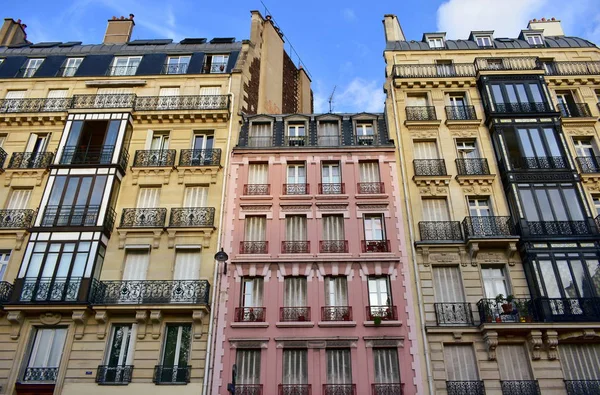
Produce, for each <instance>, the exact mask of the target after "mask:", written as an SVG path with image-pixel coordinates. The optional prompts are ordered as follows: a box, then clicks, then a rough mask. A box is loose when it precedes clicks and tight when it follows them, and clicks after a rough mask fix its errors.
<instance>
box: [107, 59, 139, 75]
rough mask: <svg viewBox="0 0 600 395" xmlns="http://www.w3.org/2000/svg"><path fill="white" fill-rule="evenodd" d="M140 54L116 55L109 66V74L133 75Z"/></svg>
mask: <svg viewBox="0 0 600 395" xmlns="http://www.w3.org/2000/svg"><path fill="white" fill-rule="evenodd" d="M141 60H142V57H141V56H118V57H115V58H114V60H113V63H112V66H111V68H110V75H112V76H122V75H135V73H136V71H137V68H138V66H139V65H140V61H141Z"/></svg>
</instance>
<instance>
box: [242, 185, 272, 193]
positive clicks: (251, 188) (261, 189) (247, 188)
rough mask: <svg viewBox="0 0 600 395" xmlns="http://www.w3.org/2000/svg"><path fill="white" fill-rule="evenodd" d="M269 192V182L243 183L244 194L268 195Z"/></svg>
mask: <svg viewBox="0 0 600 395" xmlns="http://www.w3.org/2000/svg"><path fill="white" fill-rule="evenodd" d="M270 193H271V184H244V195H246V196H256V195H269V194H270Z"/></svg>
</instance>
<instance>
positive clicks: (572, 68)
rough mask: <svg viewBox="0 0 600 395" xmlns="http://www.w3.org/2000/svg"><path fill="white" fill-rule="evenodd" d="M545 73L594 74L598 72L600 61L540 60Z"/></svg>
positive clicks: (599, 71)
mask: <svg viewBox="0 0 600 395" xmlns="http://www.w3.org/2000/svg"><path fill="white" fill-rule="evenodd" d="M540 64H541V66H542V68H543V69H544V70H545V71H546V75H594V74H596V75H597V74H600V62H598V61H596V62H594V61H591V62H586V61H583V62H581V61H580V62H561V61H559V62H540Z"/></svg>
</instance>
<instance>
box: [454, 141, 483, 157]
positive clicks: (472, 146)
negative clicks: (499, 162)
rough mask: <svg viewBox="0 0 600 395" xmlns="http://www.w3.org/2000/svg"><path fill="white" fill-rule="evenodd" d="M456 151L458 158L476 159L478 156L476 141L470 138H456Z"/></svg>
mask: <svg viewBox="0 0 600 395" xmlns="http://www.w3.org/2000/svg"><path fill="white" fill-rule="evenodd" d="M456 151H457V152H458V157H459V159H478V158H480V155H479V151H478V150H477V143H476V141H475V140H471V139H457V140H456Z"/></svg>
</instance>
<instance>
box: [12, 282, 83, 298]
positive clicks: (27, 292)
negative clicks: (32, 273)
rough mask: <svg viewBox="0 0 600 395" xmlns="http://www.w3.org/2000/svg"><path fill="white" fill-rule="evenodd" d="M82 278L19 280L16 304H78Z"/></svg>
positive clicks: (16, 288) (16, 286) (16, 290)
mask: <svg viewBox="0 0 600 395" xmlns="http://www.w3.org/2000/svg"><path fill="white" fill-rule="evenodd" d="M81 280H82V279H81V277H71V278H67V277H54V278H50V277H42V278H40V279H37V278H25V279H19V280H17V281H19V283H20V284H19V285H17V281H15V293H17V294H18V295H19V299H18V301H17V302H16V303H18V304H23V303H61V302H70V303H75V302H78V299H80V298H79V294H80V291H81V286H82V281H81Z"/></svg>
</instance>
